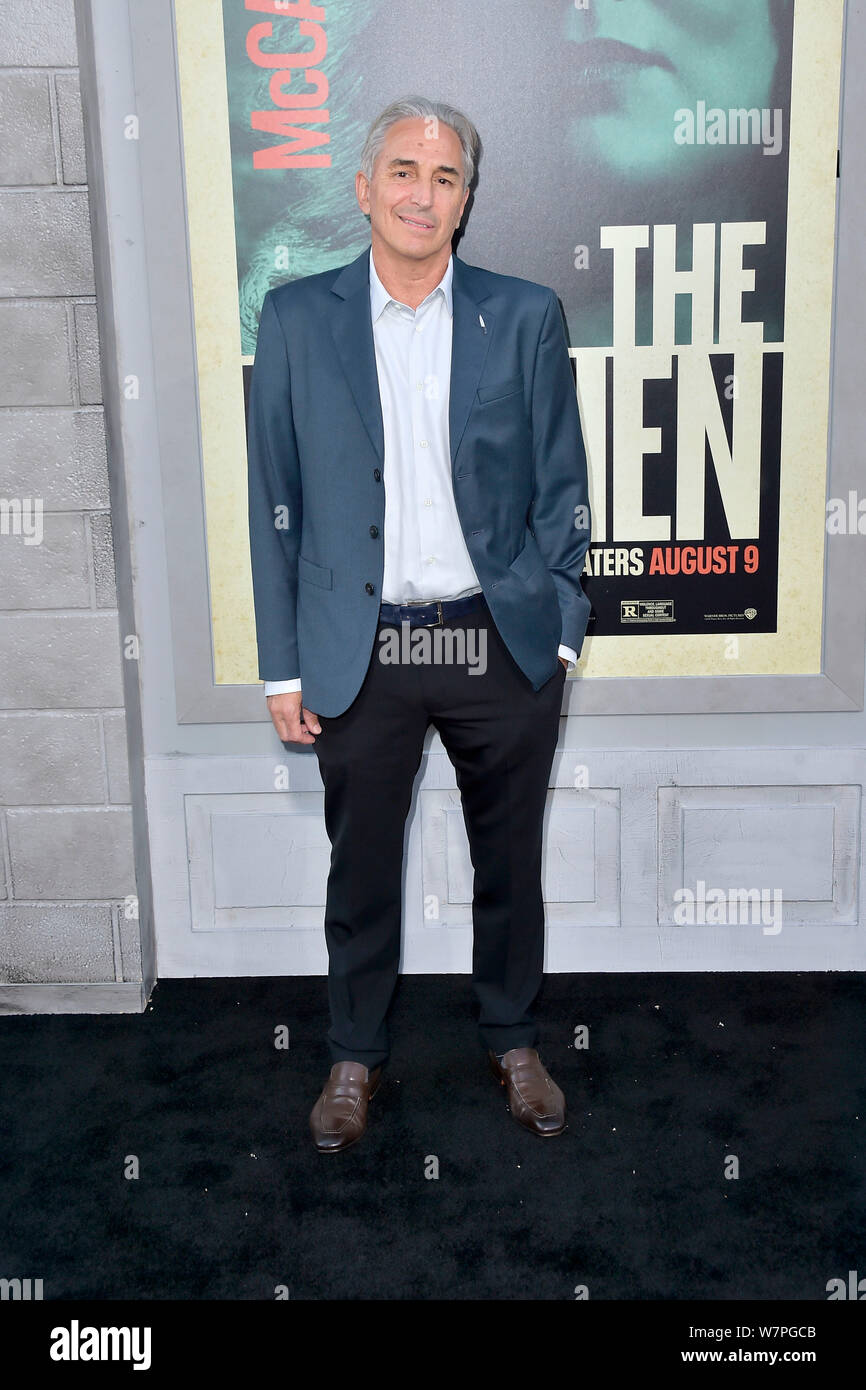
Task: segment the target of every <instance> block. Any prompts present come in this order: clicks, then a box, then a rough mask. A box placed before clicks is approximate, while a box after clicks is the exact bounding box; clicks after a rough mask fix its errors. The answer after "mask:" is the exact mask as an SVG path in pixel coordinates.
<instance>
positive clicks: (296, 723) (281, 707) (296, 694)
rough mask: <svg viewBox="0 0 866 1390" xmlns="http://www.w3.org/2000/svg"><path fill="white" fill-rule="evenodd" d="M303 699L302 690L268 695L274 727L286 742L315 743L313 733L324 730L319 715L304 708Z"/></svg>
mask: <svg viewBox="0 0 866 1390" xmlns="http://www.w3.org/2000/svg"><path fill="white" fill-rule="evenodd" d="M302 700H303V691H301V690H288V691H285V692H284V693H283V694H282V695H269V696H268V709H269V710H270V715H271V719H272V720H273V721H274V728H275V729H276V731H277V733H278V734H279V736H280V738H281V739H282V740H283V742H284V743H315V741H316V740H315V739H314V738H313V734H320V733H321V732H322V726H321V724H320V723H319V720H318V716H317V715H315V714H313V711H312V710H309V709H304V707H303V705H302V703H301V701H302Z"/></svg>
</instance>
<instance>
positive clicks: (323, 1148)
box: [310, 1062, 382, 1154]
mask: <svg viewBox="0 0 866 1390" xmlns="http://www.w3.org/2000/svg"><path fill="white" fill-rule="evenodd" d="M381 1079H382V1068H381V1067H374V1068H373V1070H372V1071H371V1072H368V1071H367V1068H366V1067H365V1066H364V1064H363V1062H335V1063H334V1065H333V1066H332V1067H331V1074H330V1076H329V1077H328V1080H327V1081H326V1082H325V1088H324V1090H323V1091H322V1094H321V1095H320V1096H319V1099H318V1100H317V1101H316V1103H315V1105H314V1106H313V1109H312V1113H311V1114H310V1129H311V1130H312V1132H313V1140H314V1142H315V1145H316V1148H317V1149H318V1151H319V1153H320V1154H335V1153H339V1152H340V1151H341V1150H342V1149H348V1147H349V1145H350V1144H354V1143H356V1141H357V1140H358V1139H360V1138H361V1135H362V1134H363V1133H364V1130H365V1129H366V1128H367V1104H368V1102H369V1101H370V1100H372V1098H373V1096H374V1095H375V1094H376V1092H377V1090H378V1089H379V1082H380V1080H381Z"/></svg>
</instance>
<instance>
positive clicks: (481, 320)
mask: <svg viewBox="0 0 866 1390" xmlns="http://www.w3.org/2000/svg"><path fill="white" fill-rule="evenodd" d="M478 322H479V323H480V324H481V332H482V333H486V332H487V328H486V327H485V324H484V320H483V318H482V317H481V315H480V314H479V315H478Z"/></svg>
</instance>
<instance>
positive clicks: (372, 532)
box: [370, 526, 379, 540]
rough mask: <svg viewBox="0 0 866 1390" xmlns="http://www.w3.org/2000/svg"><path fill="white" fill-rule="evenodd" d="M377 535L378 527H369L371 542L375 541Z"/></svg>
mask: <svg viewBox="0 0 866 1390" xmlns="http://www.w3.org/2000/svg"><path fill="white" fill-rule="evenodd" d="M378 534H379V528H378V526H371V527H370V535H371V536H372V537H373V540H375V539H376V537H377V536H378Z"/></svg>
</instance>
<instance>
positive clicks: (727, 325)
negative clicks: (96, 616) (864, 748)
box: [175, 0, 843, 683]
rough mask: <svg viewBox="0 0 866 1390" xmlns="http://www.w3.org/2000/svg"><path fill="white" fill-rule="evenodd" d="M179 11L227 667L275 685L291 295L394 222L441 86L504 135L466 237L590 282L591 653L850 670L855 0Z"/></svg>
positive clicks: (625, 661)
mask: <svg viewBox="0 0 866 1390" xmlns="http://www.w3.org/2000/svg"><path fill="white" fill-rule="evenodd" d="M175 8H176V20H177V40H178V63H179V72H180V81H181V99H182V121H183V137H184V157H185V175H186V184H187V199H188V216H189V229H190V261H191V270H192V279H193V294H194V306H195V321H196V339H197V343H196V348H197V360H198V373H199V397H200V406H201V423H202V442H203V469H204V482H205V497H206V506H207V530H208V543H209V544H208V549H209V557H210V560H209V563H210V567H211V576H210V577H211V598H212V617H213V630H214V653H215V668H216V679H217V681H218V682H222V681H224V682H232V683H236V682H242V683H247V682H254V681H255V680H256V665H255V634H254V628H253V608H252V590H251V583H250V579H249V551H248V537H247V534H246V510H245V495H246V474H245V432H244V420H245V399H246V389H247V388H248V375H249V371H250V367H251V363H252V359H253V354H254V351H255V342H256V331H257V324H258V315H259V311H260V307H261V302H262V299H263V297H264V294H265V292H266V291H267V290H268V289H269V288H271V287H272V286H274V285H277V284H280V283H282V282H284V281H286V280H289V279H293V278H296V277H298V276H302V275H309V274H314V273H316V272H318V271H321V270H325V269H328V268H330V267H333V266H339V265H343V264H345V263H346V262H348V261H350V260H352V259H353V258H354V257H355V256H357V255H358V254H359V253H360V252H361V250H362V249H363V248H364V246H366V245H368V244H369V229H368V224H367V222H366V220H365V219H364V217H363V215H362V214H361V212H360V211H359V209H358V207H357V203H356V201H355V196H354V176H355V172H356V170H357V168H358V156H359V153H360V149H361V146H362V144H363V140H364V135H365V133H366V129H367V126H368V125H369V122H370V120H371V119H372V118H373V117H374V116H375V115H376V114H377V112H378V111H379V110H380V109H381V108H382V107H383V106H384V105H385V104H387V102H388V101H390V100H393V99H394V98H396V97H398V96H401V95H406V94H410V93H413V92H418V93H421V94H424V95H429V96H433V97H437V98H440V99H443V100H446V101H449V102H451V103H452V104H453V105H455V106H458V107H459V108H461V109H463V110H464V111H465V112H466V113H467V114H468V115H469V116H470V117H471V119H472V120H473V121H474V122H475V123H476V125H477V126H478V128H479V131H480V134H481V139H482V155H481V160H480V165H479V176H478V182H477V186H476V188H475V190H474V194H473V196H472V198H471V200H470V205H469V209H468V217H467V218H466V220H465V230H464V232H463V234H462V235H461V237H460V240H459V243H458V245H457V246H456V254H457V255H459V256H461V257H462V258H463V259H464V260H466V261H468V262H470V263H473V264H478V265H483V266H485V267H486V268H488V269H490V270H494V271H499V272H502V273H504V274H509V275H517V276H521V277H523V278H526V279H530V280H535V281H538V282H540V283H542V284H545V285H549V286H551V287H552V288H553V289H554V290H555V291H556V293H557V295H558V297H559V299H560V302H561V304H562V307H563V311H564V314H565V318H566V323H567V329H568V337H569V341H570V346H571V354H572V357H573V363H574V368H575V379H576V390H577V393H578V400H579V404H580V411H581V420H582V423H583V430H584V438H585V441H586V445H587V454H588V463H589V471H590V498H591V504H592V542H591V545H590V548H589V551H588V553H587V558H586V566H585V571H584V577H583V582H584V586H585V589H586V592H587V594H588V596H589V598H590V600H591V603H592V617H591V619H590V625H589V628H588V636H587V641H586V643H585V644H584V649H583V652H582V654H581V660H580V663H579V673H580V675H581V676H582V677H584V678H587V679H592V678H593V677H616V676H670V675H685V676H690V675H712V674H720V675H726V676H729V675H732V674H742V675H755V674H766V673H773V674H791V675H793V674H806V673H811V672H818V671H820V669H821V635H822V612H823V555H824V535H825V528H824V518H825V495H826V470H827V422H828V400H829V363H830V332H831V310H832V285H833V252H834V237H835V198H836V148H837V126H838V102H839V77H840V66H841V40H842V19H843V6H842V0H586V3H576V0H544V3H543V4H540V3H539V4H537V5H527V4H526V3H525V0H479V2H478V3H474V4H472V5H467V4H465V3H463V0H437V3H436V4H435V5H430V4H429V3H421V0H367V2H366V3H364V4H358V3H355V2H354V0H330V2H329V3H326V4H323V5H313V4H310V3H308V2H307V0H297V3H292V0H175ZM385 481H386V486H387V479H386V480H385Z"/></svg>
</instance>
